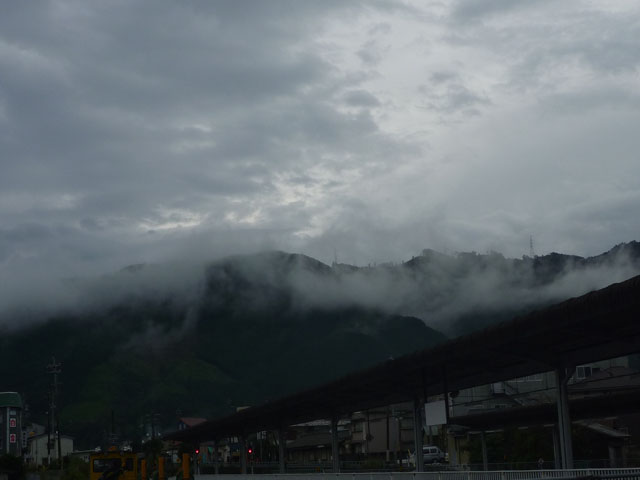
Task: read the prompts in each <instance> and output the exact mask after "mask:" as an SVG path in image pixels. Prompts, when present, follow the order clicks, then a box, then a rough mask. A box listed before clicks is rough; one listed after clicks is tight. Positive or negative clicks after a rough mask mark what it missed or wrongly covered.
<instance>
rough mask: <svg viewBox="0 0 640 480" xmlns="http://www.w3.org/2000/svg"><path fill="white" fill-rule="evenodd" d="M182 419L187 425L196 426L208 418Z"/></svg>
mask: <svg viewBox="0 0 640 480" xmlns="http://www.w3.org/2000/svg"><path fill="white" fill-rule="evenodd" d="M180 421H181V422H182V423H184V424H185V425H186V426H187V427H194V426H196V425H200V424H201V423H204V422H206V421H207V419H206V418H200V417H180Z"/></svg>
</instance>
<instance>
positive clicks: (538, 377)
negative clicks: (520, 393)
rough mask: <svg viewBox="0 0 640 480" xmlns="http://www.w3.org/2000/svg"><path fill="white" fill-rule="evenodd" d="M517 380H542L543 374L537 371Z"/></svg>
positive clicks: (522, 381) (520, 381) (519, 381)
mask: <svg viewBox="0 0 640 480" xmlns="http://www.w3.org/2000/svg"><path fill="white" fill-rule="evenodd" d="M515 381H516V382H517V383H524V382H541V381H542V374H541V373H536V374H535V375H527V376H526V377H520V378H516V380H515Z"/></svg>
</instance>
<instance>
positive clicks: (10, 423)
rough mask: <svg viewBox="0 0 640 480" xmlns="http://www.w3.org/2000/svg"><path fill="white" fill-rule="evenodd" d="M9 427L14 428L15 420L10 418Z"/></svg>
mask: <svg viewBox="0 0 640 480" xmlns="http://www.w3.org/2000/svg"><path fill="white" fill-rule="evenodd" d="M9 426H10V427H11V428H16V419H15V418H10V419H9Z"/></svg>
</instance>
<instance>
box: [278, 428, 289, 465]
mask: <svg viewBox="0 0 640 480" xmlns="http://www.w3.org/2000/svg"><path fill="white" fill-rule="evenodd" d="M286 455H287V432H286V430H285V429H284V428H281V429H280V430H278V464H279V466H280V473H287V466H286V464H285V459H286Z"/></svg>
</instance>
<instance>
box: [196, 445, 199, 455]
mask: <svg viewBox="0 0 640 480" xmlns="http://www.w3.org/2000/svg"><path fill="white" fill-rule="evenodd" d="M199 453H200V447H196V455H198V454H199Z"/></svg>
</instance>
